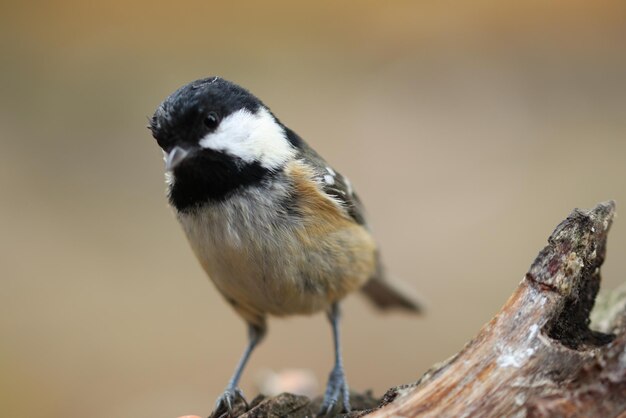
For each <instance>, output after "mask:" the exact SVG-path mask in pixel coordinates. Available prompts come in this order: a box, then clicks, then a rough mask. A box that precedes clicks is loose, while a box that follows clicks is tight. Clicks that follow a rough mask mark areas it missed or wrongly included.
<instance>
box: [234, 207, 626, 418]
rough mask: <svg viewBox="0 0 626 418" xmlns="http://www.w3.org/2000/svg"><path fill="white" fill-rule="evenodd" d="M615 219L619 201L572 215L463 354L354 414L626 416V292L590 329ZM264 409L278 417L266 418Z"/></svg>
mask: <svg viewBox="0 0 626 418" xmlns="http://www.w3.org/2000/svg"><path fill="white" fill-rule="evenodd" d="M614 213H615V204H614V203H613V202H607V203H602V204H599V205H598V206H596V207H595V208H594V209H592V210H590V211H580V210H575V211H574V212H572V214H571V215H569V216H568V217H567V219H565V220H564V221H563V222H561V223H560V224H559V225H558V226H557V227H556V229H555V230H554V232H553V233H552V235H551V236H550V238H549V239H548V245H547V246H546V247H545V248H544V249H543V250H541V251H540V252H539V255H538V256H537V258H536V259H535V261H534V262H533V264H532V265H531V267H530V270H529V271H528V273H526V275H525V276H524V278H523V279H522V282H521V283H520V285H519V287H518V288H517V289H516V290H515V292H514V293H513V295H512V296H511V297H510V298H509V300H508V301H507V302H506V303H505V305H504V306H503V307H502V309H501V310H500V312H499V313H498V314H497V315H496V316H495V317H494V318H493V319H492V320H491V321H490V322H489V323H487V324H486V325H484V326H483V328H482V329H481V330H480V331H479V332H478V335H477V336H476V337H475V338H474V339H473V340H472V341H470V342H469V343H467V344H466V346H465V347H464V348H463V349H462V350H461V351H460V352H459V353H457V354H456V355H455V356H453V357H452V358H450V359H448V360H447V361H445V362H443V363H441V364H438V365H435V366H434V367H433V368H432V369H431V370H429V371H428V372H427V373H426V374H424V376H422V377H421V378H420V379H419V380H418V381H417V382H416V383H413V384H409V385H404V386H399V387H395V388H392V389H390V390H389V391H388V392H387V393H386V394H385V396H384V398H383V399H382V401H381V402H380V403H379V405H378V406H376V407H375V408H373V409H369V410H368V409H366V410H361V411H353V412H351V413H350V414H348V416H350V417H362V416H367V417H368V418H370V417H371V418H375V417H391V416H393V417H438V418H442V417H454V418H458V417H594V418H595V417H599V418H605V417H618V416H622V417H625V418H626V288H624V289H623V290H621V291H616V292H614V293H613V294H612V295H609V296H607V297H606V298H604V299H603V300H602V301H599V307H598V309H596V311H595V312H594V324H597V328H598V329H597V330H591V329H590V328H589V324H590V319H589V318H590V313H591V310H592V308H593V306H594V303H595V299H596V295H597V293H598V290H599V288H600V266H601V265H602V263H603V261H604V257H605V253H606V239H607V234H608V231H609V228H610V226H611V222H612V220H613V216H614ZM361 398H363V397H362V396H361ZM370 404H371V402H370ZM280 405H288V407H289V408H290V409H289V411H287V410H285V411H282V410H281V408H280ZM362 405H363V406H362V408H368V407H369V405H368V404H367V402H365V403H362ZM274 406H275V407H276V408H273V409H272V407H274ZM259 407H262V408H263V411H266V412H267V411H272V412H271V413H267V414H260V415H259V414H258V413H257V412H259V413H260V412H261V411H260V410H257V411H256V412H255V409H256V408H259ZM315 410H316V409H315V402H311V401H308V400H307V399H306V398H304V399H302V398H301V397H295V395H288V394H283V395H280V396H278V397H276V398H272V399H266V400H263V401H262V402H260V403H258V406H256V407H253V408H252V409H251V410H250V411H248V412H247V413H246V416H250V417H252V416H310V415H312V412H313V411H315ZM281 411H282V412H281Z"/></svg>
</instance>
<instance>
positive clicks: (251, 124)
mask: <svg viewBox="0 0 626 418" xmlns="http://www.w3.org/2000/svg"><path fill="white" fill-rule="evenodd" d="M199 144H200V146H201V147H202V148H209V149H212V150H215V151H221V152H225V153H227V154H230V155H232V156H235V157H239V158H241V159H242V160H244V161H246V162H254V161H257V162H259V163H260V164H261V165H262V166H263V167H265V168H268V169H276V168H279V167H281V166H282V165H284V164H285V162H287V161H289V160H291V159H292V158H294V157H295V155H296V150H295V148H294V147H293V146H292V145H291V143H290V142H289V140H288V139H287V135H286V134H285V130H284V129H283V128H282V126H280V125H279V124H278V123H277V122H276V121H275V120H274V117H273V116H272V115H271V114H270V112H269V111H268V110H267V109H266V108H264V107H260V108H259V110H258V111H257V112H256V113H251V112H250V111H248V110H246V109H242V110H238V111H236V112H235V113H233V114H231V115H229V116H227V117H225V118H224V119H223V120H222V122H221V123H220V125H219V126H218V128H217V130H216V131H215V132H212V133H210V134H208V135H206V136H205V137H204V138H202V139H201V140H200V142H199Z"/></svg>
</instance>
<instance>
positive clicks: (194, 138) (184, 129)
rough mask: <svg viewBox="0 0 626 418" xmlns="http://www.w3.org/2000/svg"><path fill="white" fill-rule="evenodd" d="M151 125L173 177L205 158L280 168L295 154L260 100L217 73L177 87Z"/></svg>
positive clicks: (283, 130)
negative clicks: (217, 75)
mask: <svg viewBox="0 0 626 418" xmlns="http://www.w3.org/2000/svg"><path fill="white" fill-rule="evenodd" d="M149 128H150V130H151V131H152V135H153V136H154V138H155V139H156V141H157V143H158V144H159V146H160V147H161V148H162V149H163V152H164V155H165V169H166V170H167V171H170V172H173V173H174V174H175V175H176V174H177V171H178V170H179V169H181V170H182V169H184V168H185V166H187V165H192V164H194V163H200V162H202V161H204V163H206V160H207V159H208V160H211V159H214V160H215V161H225V160H230V161H231V162H233V163H234V164H235V165H237V166H245V165H247V164H256V165H259V166H261V167H263V168H265V169H268V170H276V169H278V168H280V167H281V166H282V165H284V163H285V162H287V161H288V160H289V159H291V158H293V156H294V155H295V153H296V149H295V147H294V146H293V144H292V143H291V142H290V140H289V139H288V137H287V133H286V131H285V128H284V126H283V125H282V124H281V123H280V122H279V121H278V120H277V119H276V118H275V117H274V115H272V113H271V112H270V111H269V109H268V108H267V107H266V106H265V105H264V104H263V103H262V102H261V101H260V100H259V99H258V98H256V97H255V96H254V95H253V94H251V93H250V92H248V91H247V90H246V89H244V88H242V87H240V86H238V85H236V84H234V83H232V82H230V81H227V80H224V79H222V78H219V77H212V78H205V79H202V80H197V81H194V82H191V83H189V84H187V85H185V86H183V87H181V88H180V89H178V90H176V91H175V92H174V93H172V94H171V95H170V96H169V97H168V98H167V99H165V100H164V101H163V103H161V105H159V107H158V108H157V110H156V111H155V113H154V116H153V117H152V118H151V120H150V125H149ZM209 157H210V158H209Z"/></svg>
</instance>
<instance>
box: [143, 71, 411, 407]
mask: <svg viewBox="0 0 626 418" xmlns="http://www.w3.org/2000/svg"><path fill="white" fill-rule="evenodd" d="M149 128H150V130H151V131H152V135H153V136H154V138H155V139H156V141H157V143H158V145H159V146H160V147H161V149H162V150H163V153H164V158H165V171H166V182H167V194H168V198H169V202H170V204H171V206H172V207H173V209H174V212H175V214H176V217H177V218H178V221H179V222H180V224H181V225H182V228H183V230H184V231H185V233H186V235H187V238H188V240H189V243H190V244H191V248H192V249H193V251H194V253H195V255H196V257H197V258H198V260H199V261H200V264H201V265H202V267H203V268H204V270H205V271H206V273H207V274H208V276H209V277H210V279H211V280H212V282H213V283H214V285H215V287H217V289H218V291H219V292H220V293H221V294H222V295H223V296H224V298H225V299H226V301H227V302H228V303H229V304H230V305H231V306H232V307H233V309H234V310H235V311H236V312H237V313H238V314H239V315H240V316H241V317H242V318H243V319H244V320H245V321H246V323H247V325H248V334H249V342H248V346H247V348H246V350H245V351H244V354H243V356H242V358H241V360H240V362H239V364H238V365H237V367H236V370H235V373H234V375H233V376H232V378H231V380H230V382H229V383H228V385H227V387H226V390H225V391H224V393H223V394H222V395H221V396H220V397H219V398H218V400H217V403H216V407H215V411H214V414H213V415H214V416H221V415H223V414H229V413H230V412H231V408H232V405H233V402H234V401H235V400H236V399H237V398H243V395H242V393H241V391H240V389H239V388H238V382H239V379H240V377H241V374H242V372H243V369H244V367H245V365H246V362H247V360H248V358H249V356H250V354H251V352H252V351H253V349H254V348H255V347H256V346H257V344H258V343H259V342H260V341H261V340H262V338H263V336H264V335H265V332H266V317H267V316H269V315H273V316H279V317H280V316H287V315H295V314H313V313H316V312H320V311H325V312H326V313H327V315H328V318H329V320H330V323H331V325H332V330H333V337H334V343H335V365H334V368H333V369H332V372H331V373H330V377H329V380H328V385H327V388H326V392H325V395H324V399H323V402H322V406H321V411H320V412H321V413H322V414H328V413H330V412H332V411H336V410H341V411H349V410H350V396H349V391H348V385H347V382H346V378H345V374H344V369H343V362H342V357H341V348H340V342H339V302H340V301H341V300H342V299H343V298H344V297H345V296H346V295H347V294H349V293H351V292H354V291H356V290H359V289H360V290H362V291H363V292H364V293H365V295H366V296H368V297H369V299H370V300H371V301H372V302H373V303H374V304H375V305H376V306H378V307H380V308H383V309H389V308H400V309H404V310H407V311H411V312H418V311H419V310H420V307H419V304H418V303H417V301H416V300H415V299H414V297H412V296H411V295H410V294H407V293H406V292H404V291H400V290H399V288H398V287H396V286H395V285H394V286H392V285H391V284H390V282H389V281H388V280H386V279H385V277H384V273H383V269H382V266H381V262H380V257H379V251H378V247H377V246H376V243H375V241H374V238H373V237H372V234H371V233H370V230H369V229H368V226H367V223H366V220H365V216H364V212H363V207H362V204H361V201H360V200H359V198H358V197H357V195H356V193H355V192H354V190H353V188H352V186H351V184H350V181H349V180H348V178H347V177H345V176H343V175H342V174H340V173H339V172H338V171H337V170H335V169H334V168H332V167H331V166H330V165H329V164H328V163H327V162H326V161H325V160H324V159H323V158H322V157H321V156H320V155H319V154H317V153H316V152H315V151H314V150H313V149H312V148H311V147H310V146H309V145H308V144H307V143H306V142H304V140H303V139H302V138H300V137H299V136H298V135H297V134H296V133H295V132H294V131H292V130H291V129H289V128H288V127H287V126H285V125H284V124H283V123H282V122H281V121H280V120H278V118H277V117H276V116H274V114H273V113H272V112H271V111H270V109H269V108H268V107H267V106H266V105H264V104H263V103H262V102H261V101H260V100H259V99H258V98H256V97H255V96H254V95H252V94H251V93H250V92H248V91H247V90H246V89H244V88H242V87H240V86H238V85H236V84H234V83H232V82H229V81H227V80H224V79H222V78H219V77H211V78H205V79H202V80H197V81H194V82H191V83H189V84H187V85H185V86H183V87H181V88H180V89H178V90H177V91H175V92H174V93H173V94H172V95H170V96H169V97H168V98H167V99H165V101H163V103H161V104H160V105H159V107H158V108H157V110H156V112H155V113H154V116H153V117H152V118H151V120H150V125H149Z"/></svg>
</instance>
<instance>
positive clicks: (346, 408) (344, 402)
mask: <svg viewBox="0 0 626 418" xmlns="http://www.w3.org/2000/svg"><path fill="white" fill-rule="evenodd" d="M333 411H336V412H337V413H343V412H350V389H349V388H348V382H346V375H345V373H344V372H343V368H342V367H338V366H335V368H334V369H333V371H332V372H330V376H329V378H328V385H327V386H326V393H325V394H324V400H323V401H322V406H321V407H320V411H319V413H318V416H328V415H330V414H331V413H333Z"/></svg>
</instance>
